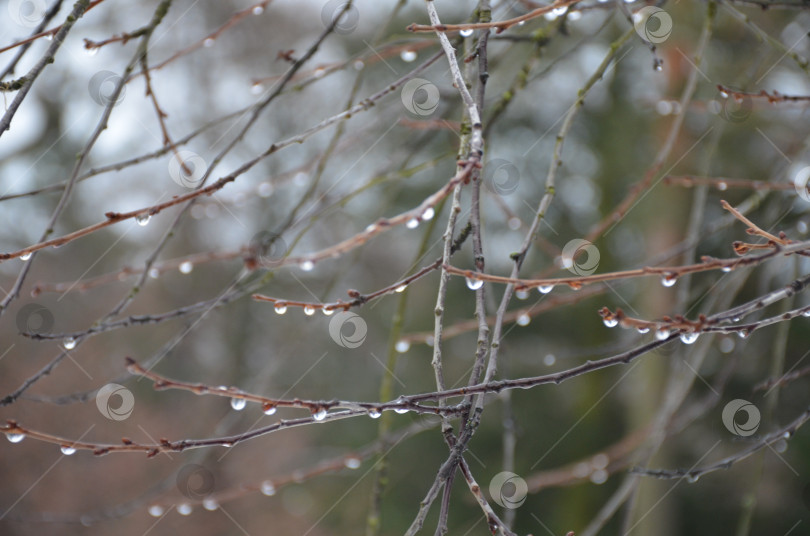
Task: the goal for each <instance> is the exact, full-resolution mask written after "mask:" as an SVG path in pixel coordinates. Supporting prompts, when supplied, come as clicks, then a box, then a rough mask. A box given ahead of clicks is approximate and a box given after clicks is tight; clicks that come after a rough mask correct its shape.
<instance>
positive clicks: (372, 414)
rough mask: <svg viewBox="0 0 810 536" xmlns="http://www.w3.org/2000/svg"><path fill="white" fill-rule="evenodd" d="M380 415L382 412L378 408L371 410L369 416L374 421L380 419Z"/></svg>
mask: <svg viewBox="0 0 810 536" xmlns="http://www.w3.org/2000/svg"><path fill="white" fill-rule="evenodd" d="M380 415H382V413H380V410H378V409H377V408H371V409H370V410H368V416H369V417H371V418H372V419H379V418H380Z"/></svg>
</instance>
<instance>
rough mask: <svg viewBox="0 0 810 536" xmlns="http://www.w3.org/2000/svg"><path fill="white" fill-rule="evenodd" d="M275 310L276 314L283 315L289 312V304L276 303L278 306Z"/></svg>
mask: <svg viewBox="0 0 810 536" xmlns="http://www.w3.org/2000/svg"><path fill="white" fill-rule="evenodd" d="M273 309H275V311H276V314H278V315H283V314H284V313H286V312H287V304H286V303H284V302H276V305H275V306H274V307H273Z"/></svg>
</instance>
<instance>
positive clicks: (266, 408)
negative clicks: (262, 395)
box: [262, 404, 276, 415]
mask: <svg viewBox="0 0 810 536" xmlns="http://www.w3.org/2000/svg"><path fill="white" fill-rule="evenodd" d="M262 411H263V412H264V414H265V415H273V414H275V412H276V406H275V405H273V404H264V405H263V406H262Z"/></svg>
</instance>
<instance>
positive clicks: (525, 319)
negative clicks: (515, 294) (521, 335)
mask: <svg viewBox="0 0 810 536" xmlns="http://www.w3.org/2000/svg"><path fill="white" fill-rule="evenodd" d="M531 321H532V317H530V316H529V314H528V313H521V314H520V316H518V317H517V325H518V326H528V325H529V322H531Z"/></svg>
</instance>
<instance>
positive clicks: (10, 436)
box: [6, 434, 25, 443]
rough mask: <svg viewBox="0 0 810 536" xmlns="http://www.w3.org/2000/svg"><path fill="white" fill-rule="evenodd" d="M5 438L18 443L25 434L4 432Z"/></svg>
mask: <svg viewBox="0 0 810 536" xmlns="http://www.w3.org/2000/svg"><path fill="white" fill-rule="evenodd" d="M6 439H8V440H9V441H11V442H12V443H19V442H20V441H22V440H23V439H25V434H6Z"/></svg>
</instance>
